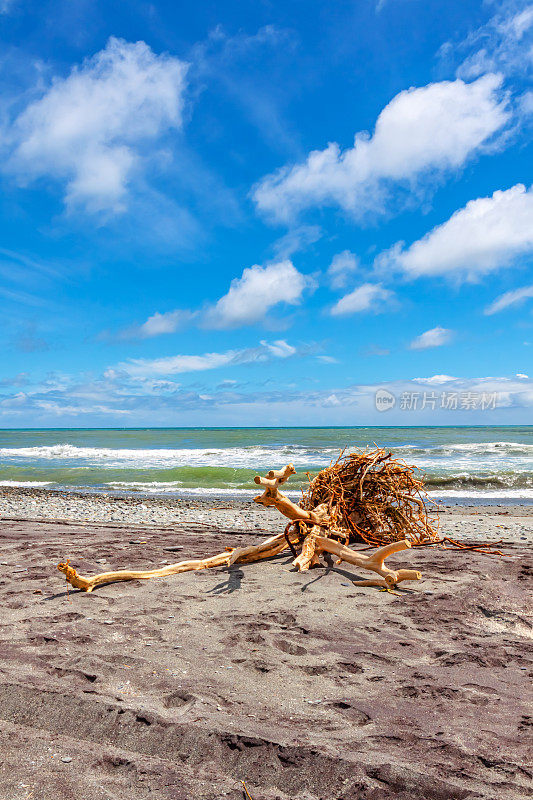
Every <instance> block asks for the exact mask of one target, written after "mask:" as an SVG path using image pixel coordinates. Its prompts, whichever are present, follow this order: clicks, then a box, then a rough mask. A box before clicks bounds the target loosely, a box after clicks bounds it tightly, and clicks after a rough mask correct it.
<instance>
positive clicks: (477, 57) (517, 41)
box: [439, 0, 533, 80]
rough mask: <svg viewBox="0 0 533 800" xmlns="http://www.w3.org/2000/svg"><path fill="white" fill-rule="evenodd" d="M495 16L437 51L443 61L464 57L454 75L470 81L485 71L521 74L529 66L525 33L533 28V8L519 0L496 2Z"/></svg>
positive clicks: (532, 52) (531, 54)
mask: <svg viewBox="0 0 533 800" xmlns="http://www.w3.org/2000/svg"><path fill="white" fill-rule="evenodd" d="M497 5H498V13H496V14H495V15H494V16H493V17H491V18H490V19H489V21H488V22H487V23H486V24H485V25H482V26H481V27H480V28H477V29H476V30H474V31H472V32H470V33H469V35H468V36H467V37H466V39H464V40H463V41H462V42H459V43H458V44H453V43H452V42H446V43H445V44H444V45H443V46H442V47H441V48H440V51H439V53H440V55H441V57H442V58H444V59H445V60H449V59H450V56H453V57H454V58H456V57H457V56H458V55H459V56H460V57H463V58H464V55H465V53H469V55H468V56H467V57H466V58H465V59H464V60H463V61H462V63H461V64H460V65H459V67H458V69H457V73H456V74H457V76H458V77H459V78H464V79H467V80H470V79H472V78H477V76H478V75H482V74H484V73H486V72H496V71H497V72H503V73H505V74H507V75H510V74H512V73H519V74H520V75H525V73H526V71H527V67H528V64H529V65H531V64H532V63H533V47H532V45H531V37H530V36H528V34H529V33H530V31H531V28H532V26H533V5H532V4H531V3H527V2H523V0H518V2H517V0H510V1H508V2H502V1H501V0H500V1H499V2H498V4H497Z"/></svg>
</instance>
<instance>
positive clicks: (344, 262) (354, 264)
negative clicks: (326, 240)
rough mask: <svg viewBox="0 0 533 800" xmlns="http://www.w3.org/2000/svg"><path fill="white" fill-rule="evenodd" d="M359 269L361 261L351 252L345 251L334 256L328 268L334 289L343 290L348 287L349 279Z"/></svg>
mask: <svg viewBox="0 0 533 800" xmlns="http://www.w3.org/2000/svg"><path fill="white" fill-rule="evenodd" d="M358 267H359V259H358V258H357V256H356V255H355V253H351V252H350V251H349V250H343V251H342V253H337V255H335V256H333V259H332V261H331V264H330V265H329V267H328V278H329V281H330V284H331V287H332V288H333V289H342V288H343V286H346V284H347V282H348V278H349V277H350V275H351V274H352V273H353V272H356V271H357V269H358Z"/></svg>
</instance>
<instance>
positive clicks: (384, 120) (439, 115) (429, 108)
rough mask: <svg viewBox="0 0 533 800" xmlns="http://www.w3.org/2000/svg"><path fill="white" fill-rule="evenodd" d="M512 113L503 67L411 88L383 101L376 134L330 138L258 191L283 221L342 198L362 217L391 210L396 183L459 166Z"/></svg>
mask: <svg viewBox="0 0 533 800" xmlns="http://www.w3.org/2000/svg"><path fill="white" fill-rule="evenodd" d="M508 119H509V112H508V110H507V104H506V101H505V98H504V96H503V94H502V91H501V77H500V76H498V75H484V76H483V77H481V78H479V79H478V80H477V81H474V82H473V83H465V82H463V81H462V80H459V79H458V80H456V81H442V82H440V83H432V84H429V85H427V86H424V87H422V88H411V89H407V90H405V91H403V92H400V93H399V94H398V95H396V97H394V98H393V99H392V100H391V102H390V103H389V104H388V105H387V106H386V107H385V108H384V109H383V111H382V112H381V114H380V115H379V117H378V120H377V122H376V128H375V131H374V134H373V135H372V136H369V135H368V134H367V133H358V134H356V136H355V142H354V146H353V147H352V148H348V149H346V150H344V151H343V150H342V149H341V147H340V146H339V145H338V144H336V143H330V144H329V145H328V146H327V147H326V149H325V150H315V151H313V152H311V153H310V154H309V156H308V157H307V159H306V161H305V162H303V163H302V164H298V165H296V166H293V167H284V168H282V169H281V170H279V171H278V172H276V173H274V174H272V175H268V176H267V177H265V178H264V179H263V180H261V181H260V182H259V183H258V184H257V185H256V186H255V188H254V189H253V199H254V200H255V202H256V204H257V207H258V209H259V211H261V212H263V213H264V214H266V215H267V216H269V217H271V218H273V219H275V220H278V221H280V220H281V221H287V220H290V219H291V218H292V217H293V216H294V215H295V214H296V213H298V212H300V211H302V210H304V209H306V208H310V207H315V206H339V207H340V208H342V209H343V210H345V211H347V212H349V213H351V214H353V215H354V216H355V217H356V218H361V217H364V216H365V215H366V214H367V212H384V211H385V210H387V207H388V205H389V201H390V195H391V192H390V189H391V187H392V186H393V184H394V183H396V184H400V185H405V186H407V187H410V188H412V186H413V184H414V183H415V182H416V181H417V180H419V179H422V178H424V177H428V176H430V175H432V176H434V175H435V173H436V172H438V171H447V170H452V169H458V168H460V167H461V166H462V165H463V164H464V163H465V162H466V161H467V159H468V158H469V157H471V156H472V155H474V154H475V153H476V152H477V151H479V149H480V148H481V147H482V146H483V144H484V143H486V142H487V141H488V140H489V139H490V138H491V137H492V136H493V135H494V134H495V133H496V132H497V131H499V130H500V129H501V128H502V127H503V126H504V125H505V124H506V123H507V121H508Z"/></svg>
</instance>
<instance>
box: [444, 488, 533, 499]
mask: <svg viewBox="0 0 533 800" xmlns="http://www.w3.org/2000/svg"><path fill="white" fill-rule="evenodd" d="M428 494H429V495H430V496H431V497H434V498H435V499H437V498H438V499H442V498H446V497H462V498H472V499H476V500H483V499H487V500H500V499H501V500H508V499H514V500H533V489H442V490H440V491H439V490H438V489H436V490H435V491H433V492H428Z"/></svg>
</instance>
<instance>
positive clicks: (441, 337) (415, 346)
mask: <svg viewBox="0 0 533 800" xmlns="http://www.w3.org/2000/svg"><path fill="white" fill-rule="evenodd" d="M452 336H453V331H451V330H449V328H439V327H438V326H437V327H436V328H431V330H429V331H424V333H421V334H420V336H417V337H416V339H413V341H412V342H411V344H410V345H409V347H410V348H411V350H427V349H428V347H442V345H444V344H449V343H450V341H451V339H452ZM435 378H440V379H443V378H447V379H448V380H451V381H453V380H455V378H451V377H450V376H449V375H437V376H434V378H433V379H432V381H431V382H433V383H436V382H437V381H435ZM438 382H439V383H442V382H443V381H442V380H440V381H438Z"/></svg>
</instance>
